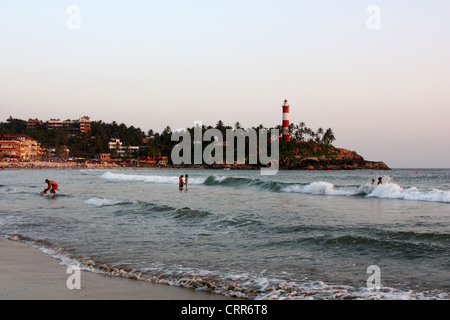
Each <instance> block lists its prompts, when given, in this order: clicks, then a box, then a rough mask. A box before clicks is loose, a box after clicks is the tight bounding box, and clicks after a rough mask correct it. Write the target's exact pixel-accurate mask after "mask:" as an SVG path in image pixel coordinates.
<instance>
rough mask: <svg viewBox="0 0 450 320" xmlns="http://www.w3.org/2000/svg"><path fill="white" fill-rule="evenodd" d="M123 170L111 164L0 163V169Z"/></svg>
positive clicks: (67, 162)
mask: <svg viewBox="0 0 450 320" xmlns="http://www.w3.org/2000/svg"><path fill="white" fill-rule="evenodd" d="M115 168H123V167H121V166H119V165H117V164H112V163H104V164H102V163H90V162H88V163H84V162H83V163H77V162H72V161H40V160H36V161H18V162H7V161H0V169H115Z"/></svg>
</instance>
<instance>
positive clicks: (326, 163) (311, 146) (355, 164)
mask: <svg viewBox="0 0 450 320" xmlns="http://www.w3.org/2000/svg"><path fill="white" fill-rule="evenodd" d="M247 160H248V158H247V159H246V161H247ZM174 167H176V168H198V169H234V170H252V169H260V168H261V167H268V166H262V165H249V164H234V165H231V164H212V165H205V164H196V165H185V164H182V165H178V166H174ZM279 169H280V170H365V169H370V170H390V168H389V167H388V166H387V165H386V164H385V163H384V162H382V161H368V160H365V159H364V158H363V157H362V156H360V155H359V154H358V153H357V152H356V151H350V150H347V149H343V148H336V147H334V146H331V145H326V144H321V143H317V142H313V141H308V142H306V141H302V142H288V143H281V144H280V150H279Z"/></svg>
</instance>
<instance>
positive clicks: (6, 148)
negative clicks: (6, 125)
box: [0, 134, 20, 159]
mask: <svg viewBox="0 0 450 320" xmlns="http://www.w3.org/2000/svg"><path fill="white" fill-rule="evenodd" d="M0 158H17V159H19V158H20V142H19V141H18V140H17V137H16V136H12V135H8V134H2V135H0Z"/></svg>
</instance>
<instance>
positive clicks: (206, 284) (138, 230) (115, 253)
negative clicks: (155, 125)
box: [0, 169, 450, 300]
mask: <svg viewBox="0 0 450 320" xmlns="http://www.w3.org/2000/svg"><path fill="white" fill-rule="evenodd" d="M186 174H188V175H189V179H188V188H185V189H183V190H179V186H178V182H179V176H180V175H183V176H184V175H186ZM379 177H381V178H382V182H383V183H382V184H380V185H378V184H372V179H375V180H376V181H377V180H378V178H379ZM45 179H50V180H54V181H56V182H57V183H58V184H59V190H60V191H58V192H57V195H56V196H44V195H41V194H40V192H41V191H42V190H43V189H44V188H45V187H46V183H45V182H44V180H45ZM0 204H1V206H0V236H2V237H5V238H9V239H13V240H17V241H22V242H26V243H28V244H30V245H32V246H35V247H38V248H39V249H40V250H41V251H43V253H44V254H47V255H50V256H52V257H54V258H56V259H58V260H59V261H60V263H61V264H64V265H68V266H69V265H73V264H77V265H79V266H80V267H81V268H82V269H83V270H87V271H91V272H97V273H104V274H110V275H114V276H120V277H130V278H134V279H136V281H148V282H153V283H161V284H165V285H170V286H182V287H189V288H193V289H196V290H205V291H210V292H213V293H217V294H220V295H225V296H230V297H238V298H244V299H261V300H265V299H276V300H284V299H293V300H295V299H298V300H303V299H312V300H322V299H326V300H328V299H342V300H344V299H367V300H370V299H389V300H391V299H408V300H422V299H438V300H448V299H450V169H393V170H384V171H381V170H380V171H374V170H353V171H279V172H278V173H277V174H276V175H272V176H267V175H266V176H265V175H261V174H260V171H259V170H203V169H202V170H200V169H197V170H195V169H183V170H180V169H138V170H133V169H123V170H122V169H111V170H71V169H70V170H69V169H68V170H52V169H46V170H2V171H0Z"/></svg>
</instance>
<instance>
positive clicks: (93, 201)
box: [84, 197, 127, 207]
mask: <svg viewBox="0 0 450 320" xmlns="http://www.w3.org/2000/svg"><path fill="white" fill-rule="evenodd" d="M84 203H86V204H89V205H91V206H94V207H105V206H114V205H116V204H123V203H127V201H124V200H112V199H104V198H97V197H93V198H90V199H88V200H86V201H84Z"/></svg>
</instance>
